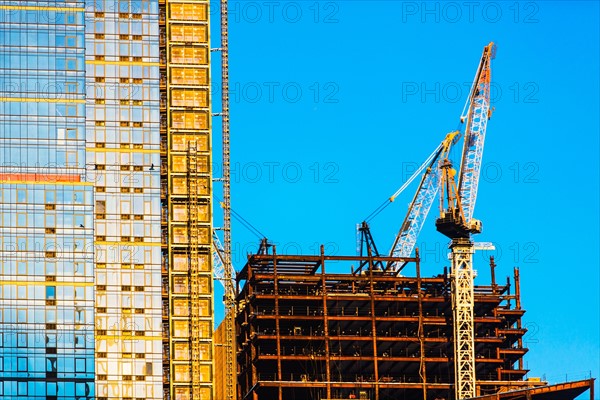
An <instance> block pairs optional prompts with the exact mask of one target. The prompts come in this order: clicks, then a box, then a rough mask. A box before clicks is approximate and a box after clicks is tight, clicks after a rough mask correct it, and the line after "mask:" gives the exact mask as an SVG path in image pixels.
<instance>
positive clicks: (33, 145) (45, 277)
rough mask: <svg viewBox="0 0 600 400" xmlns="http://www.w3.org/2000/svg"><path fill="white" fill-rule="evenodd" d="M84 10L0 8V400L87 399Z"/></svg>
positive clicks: (74, 4) (90, 348) (88, 197)
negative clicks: (8, 399) (24, 399)
mask: <svg viewBox="0 0 600 400" xmlns="http://www.w3.org/2000/svg"><path fill="white" fill-rule="evenodd" d="M84 48H85V43H84V3H83V2H82V1H45V2H41V1H40V2H38V1H20V2H12V1H11V2H9V1H1V2H0V241H1V243H0V397H2V398H28V399H57V398H60V399H83V398H92V397H94V393H95V388H94V335H93V331H94V325H93V324H94V288H93V285H94V272H93V271H94V270H93V254H94V252H93V218H92V212H93V203H92V195H93V193H92V189H93V187H92V184H91V183H90V182H87V180H86V169H85V166H86V154H85V117H86V109H85V91H84V90H85V88H84V86H85V80H84V76H85V64H84Z"/></svg>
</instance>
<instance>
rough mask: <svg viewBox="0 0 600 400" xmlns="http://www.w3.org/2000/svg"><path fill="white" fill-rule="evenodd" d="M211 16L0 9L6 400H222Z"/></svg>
mask: <svg viewBox="0 0 600 400" xmlns="http://www.w3.org/2000/svg"><path fill="white" fill-rule="evenodd" d="M208 15H209V13H208V2H207V1H194V0H187V1H171V2H169V3H168V4H167V3H166V2H164V1H159V0H129V1H119V0H95V1H92V0H90V1H71V0H55V1H52V0H47V1H0V45H1V46H0V92H1V93H0V230H1V232H0V245H1V246H0V397H2V398H15V399H20V398H29V399H36V398H39V399H42V398H44V399H57V400H58V399H65V400H67V399H92V398H97V399H100V400H103V399H105V400H108V399H125V400H134V399H138V400H139V399H163V398H165V399H178V400H187V399H202V400H208V399H212V398H213V396H214V394H213V393H214V388H213V384H212V377H213V372H212V371H213V365H212V361H213V360H212V357H213V356H212V355H213V353H214V352H213V346H214V345H213V339H212V337H213V293H212V259H211V245H212V243H211V237H212V236H211V230H212V225H211V220H212V204H211V197H210V194H211V188H212V176H211V169H210V166H211V162H210V157H211V154H210V152H211V138H210V125H211V124H210V115H211V114H210V98H209V95H210V90H209V84H210V79H209V77H210V73H209V61H210V60H209V55H210V49H209V23H208Z"/></svg>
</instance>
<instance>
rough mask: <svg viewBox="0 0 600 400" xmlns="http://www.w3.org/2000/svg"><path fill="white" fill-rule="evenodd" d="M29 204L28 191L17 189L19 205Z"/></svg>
mask: <svg viewBox="0 0 600 400" xmlns="http://www.w3.org/2000/svg"><path fill="white" fill-rule="evenodd" d="M26 202H27V190H26V189H17V203H26Z"/></svg>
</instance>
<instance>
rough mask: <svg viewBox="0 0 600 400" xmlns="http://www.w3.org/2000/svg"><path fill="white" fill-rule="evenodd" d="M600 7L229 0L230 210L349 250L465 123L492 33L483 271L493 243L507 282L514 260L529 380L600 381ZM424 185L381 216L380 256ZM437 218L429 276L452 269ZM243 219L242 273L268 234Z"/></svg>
mask: <svg viewBox="0 0 600 400" xmlns="http://www.w3.org/2000/svg"><path fill="white" fill-rule="evenodd" d="M217 18H218V12H217V10H216V9H215V10H214V12H213V40H214V39H216V38H217V35H218V26H217V24H216V23H215V22H217ZM598 19H599V7H598V3H597V2H593V1H583V2H557V1H527V2H426V3H423V2H420V1H419V2H400V1H350V0H349V1H319V2H315V1H273V2H269V1H264V2H263V1H230V87H231V89H232V93H231V138H232V142H231V143H232V144H231V146H232V206H233V209H234V210H235V211H236V212H238V213H239V214H241V215H242V216H243V217H244V218H245V219H247V220H249V221H250V222H251V223H252V224H253V225H254V226H256V228H258V229H259V230H260V231H261V232H263V233H264V234H265V235H266V236H267V237H268V238H269V239H270V240H271V241H273V242H275V243H277V244H278V249H279V252H284V251H285V250H287V252H289V253H299V252H302V253H309V254H310V253H315V252H316V251H317V249H318V244H320V243H324V244H326V249H327V251H328V252H329V253H336V254H354V252H355V224H356V223H359V222H360V221H362V220H363V219H364V218H365V217H366V216H367V215H368V214H370V212H371V211H373V209H374V208H375V207H377V206H378V205H379V204H380V203H381V202H382V201H383V200H385V199H386V198H387V197H389V195H390V194H392V193H393V192H394V191H395V190H396V189H397V188H398V187H399V186H400V185H401V184H402V183H403V182H404V180H405V179H406V178H407V177H408V176H409V175H410V172H412V169H413V168H415V167H416V165H418V164H420V163H421V162H422V161H423V160H424V159H425V158H426V156H427V155H429V153H430V152H431V151H432V150H433V149H434V148H435V146H437V144H438V143H439V142H440V141H441V140H442V139H443V137H444V135H445V134H446V133H447V132H449V131H451V130H454V129H455V128H456V127H457V123H458V118H459V116H460V113H461V111H462V107H463V104H464V101H465V98H466V96H467V91H468V88H467V85H468V83H470V82H471V81H472V79H473V76H474V74H475V69H476V67H477V63H478V62H479V58H480V55H481V51H482V49H483V47H484V46H485V45H486V44H487V43H488V42H490V41H494V42H496V43H497V45H498V51H497V56H496V59H495V60H494V62H493V64H492V69H493V72H492V81H493V88H494V89H493V96H492V97H493V98H492V102H493V104H492V105H493V106H494V107H495V111H494V114H493V116H492V119H491V120H490V121H489V123H488V130H487V138H486V145H485V151H484V156H483V161H484V166H483V169H482V177H481V180H480V187H479V194H478V201H477V206H476V208H475V217H476V218H478V219H481V220H482V221H483V226H484V232H483V233H482V234H481V235H479V237H477V238H476V240H478V241H491V242H494V243H495V244H496V246H497V250H496V251H494V252H491V253H488V254H477V255H476V257H475V268H476V269H477V271H478V277H477V279H476V283H477V282H479V283H481V284H487V283H489V267H488V265H487V261H486V260H485V257H486V256H489V255H495V256H496V259H497V264H498V268H497V276H499V277H500V278H499V280H500V279H502V280H503V279H505V278H504V277H506V276H508V275H512V270H513V267H514V266H518V267H520V270H521V281H522V292H523V294H522V301H523V307H524V308H525V309H526V310H527V313H526V315H525V318H524V323H525V324H526V326H527V327H528V328H529V331H530V333H529V334H528V335H527V336H526V342H527V345H528V346H529V348H530V352H529V354H528V355H527V356H526V358H525V360H526V366H528V368H530V369H531V373H530V375H529V376H545V377H546V378H547V379H549V380H551V381H561V380H564V379H565V377H568V378H569V379H575V378H583V377H584V376H587V375H589V373H590V372H591V374H592V375H593V376H595V377H598V376H599V375H600V373H599V372H600V371H599V364H600V357H599V352H600V349H599V343H600V334H599V315H600V310H599V287H600V279H599V274H598V270H599V268H598V266H599V251H598V243H599V237H598V236H599V235H598V234H599V213H598V211H599V207H598V204H599V199H598V197H599V196H598V194H599V193H598V173H599V157H598V150H599V143H598V140H599V135H598V132H599V127H598V123H599V117H598V109H599V104H598V93H599V73H598V70H599V68H598V58H599V56H598V54H599V51H598V50H599V45H598V38H599V35H598V33H599V21H598ZM215 47H217V45H216V44H215ZM213 54H215V53H213ZM213 61H214V62H218V61H219V59H218V57H217V55H216V54H215V55H214V56H213ZM216 72H217V71H216V69H215V71H214V73H213V74H214V76H215V77H217V76H218V75H217V74H216ZM215 98H217V97H215ZM213 111H214V112H217V111H219V110H218V106H217V105H215V107H214V110H213ZM218 128H219V126H218V124H217V125H215V129H218ZM215 148H217V149H218V143H215ZM455 153H456V154H455V155H456V156H457V157H458V152H455ZM215 162H216V163H217V165H216V171H215V173H216V175H218V174H219V166H218V163H219V160H218V158H217V159H215ZM415 190H416V188H415V187H414V186H413V187H412V188H410V189H409V190H408V191H407V192H406V195H405V196H404V197H400V198H399V199H398V200H397V201H396V202H395V203H394V204H393V205H392V206H390V207H388V209H386V211H385V212H384V213H382V214H381V215H380V216H379V217H378V218H376V219H375V220H374V221H373V223H372V227H371V228H372V232H373V235H374V237H375V240H376V242H377V244H378V246H379V247H380V249H381V250H382V251H384V252H387V251H388V250H389V247H390V246H391V244H392V241H393V238H394V236H395V234H396V232H397V230H398V229H399V227H400V224H401V222H402V219H403V217H404V215H405V213H406V206H407V203H408V202H409V201H410V198H411V196H412V194H413V193H414V191H415ZM435 214H436V210H435V209H432V212H431V213H430V217H429V219H428V220H427V221H426V223H425V227H424V228H423V231H422V233H421V236H420V238H419V242H418V246H419V247H420V248H421V250H422V252H424V253H425V256H424V268H425V274H431V275H434V274H437V273H439V272H440V271H441V269H442V267H443V266H444V265H447V264H448V262H447V260H446V259H445V256H446V254H447V249H446V245H447V240H446V238H445V237H443V236H442V235H441V234H439V233H437V232H436V231H435V227H434V218H435ZM233 229H234V231H233V242H234V243H233V249H234V263H235V266H236V268H237V269H240V268H241V267H242V266H243V263H244V260H245V257H246V256H245V254H246V253H248V252H252V251H254V250H255V249H256V244H257V241H258V239H257V238H256V237H255V236H253V235H252V233H250V232H249V231H248V230H246V229H245V228H243V227H242V226H241V225H240V224H239V223H236V222H234V225H233ZM216 298H219V297H216ZM216 307H217V308H219V307H220V305H219V304H217V305H216ZM217 314H218V315H222V314H221V311H217Z"/></svg>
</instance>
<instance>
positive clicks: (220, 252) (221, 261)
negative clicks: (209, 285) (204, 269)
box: [212, 231, 235, 295]
mask: <svg viewBox="0 0 600 400" xmlns="http://www.w3.org/2000/svg"><path fill="white" fill-rule="evenodd" d="M212 256H213V272H214V279H215V280H217V281H219V282H221V284H222V285H223V288H225V289H226V290H227V289H229V290H234V289H235V271H234V270H233V266H232V264H231V263H228V262H225V257H226V255H225V250H224V249H223V245H222V244H221V240H220V239H219V236H218V235H217V233H216V232H214V231H213V252H212ZM227 266H230V271H229V274H225V268H227ZM226 276H227V277H229V279H227V278H226ZM227 280H229V282H227ZM230 294H231V295H234V293H230ZM226 295H228V293H226Z"/></svg>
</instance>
